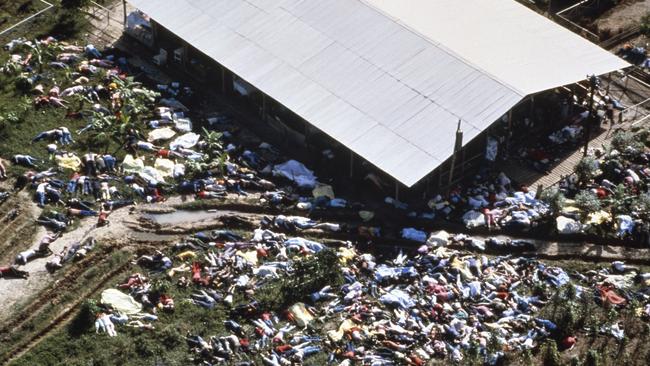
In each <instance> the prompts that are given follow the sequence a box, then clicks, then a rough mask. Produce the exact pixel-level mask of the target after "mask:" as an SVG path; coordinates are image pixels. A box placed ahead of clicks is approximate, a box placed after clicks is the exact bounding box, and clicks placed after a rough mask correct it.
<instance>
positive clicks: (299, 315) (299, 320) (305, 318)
mask: <svg viewBox="0 0 650 366" xmlns="http://www.w3.org/2000/svg"><path fill="white" fill-rule="evenodd" d="M289 312H290V313H291V314H293V318H294V319H295V320H296V325H298V326H299V327H301V328H304V327H306V326H307V325H309V323H311V322H312V321H313V320H314V316H313V315H311V313H310V312H309V311H307V307H306V306H305V304H303V303H301V302H299V303H296V304H293V305H292V306H291V307H290V308H289Z"/></svg>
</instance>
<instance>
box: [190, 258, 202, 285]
mask: <svg viewBox="0 0 650 366" xmlns="http://www.w3.org/2000/svg"><path fill="white" fill-rule="evenodd" d="M192 281H194V282H200V281H201V265H200V264H199V263H198V262H194V263H192Z"/></svg>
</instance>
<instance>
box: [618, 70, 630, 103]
mask: <svg viewBox="0 0 650 366" xmlns="http://www.w3.org/2000/svg"><path fill="white" fill-rule="evenodd" d="M629 74H630V72H629V71H628V72H627V74H625V85H623V91H622V92H621V96H620V97H619V98H618V99H621V98H622V97H623V96H624V95H625V94H626V93H627V83H628V81H630V75H629Z"/></svg>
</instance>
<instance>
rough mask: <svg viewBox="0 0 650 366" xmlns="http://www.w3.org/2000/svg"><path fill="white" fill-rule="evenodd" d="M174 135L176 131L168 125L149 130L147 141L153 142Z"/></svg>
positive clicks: (167, 138)
mask: <svg viewBox="0 0 650 366" xmlns="http://www.w3.org/2000/svg"><path fill="white" fill-rule="evenodd" d="M174 136H176V131H174V130H172V129H171V128H169V127H164V128H158V129H155V130H153V131H150V132H149V133H148V134H147V141H149V142H154V141H160V140H169V139H171V138H172V137H174Z"/></svg>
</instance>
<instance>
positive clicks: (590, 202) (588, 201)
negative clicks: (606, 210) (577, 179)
mask: <svg viewBox="0 0 650 366" xmlns="http://www.w3.org/2000/svg"><path fill="white" fill-rule="evenodd" d="M575 203H576V207H578V208H579V209H580V210H581V211H582V213H583V216H584V217H586V216H587V215H589V214H590V213H592V212H596V211H599V210H600V208H601V204H600V200H598V197H596V195H595V194H593V193H592V192H591V191H581V192H580V193H578V194H577V195H576V197H575Z"/></svg>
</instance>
